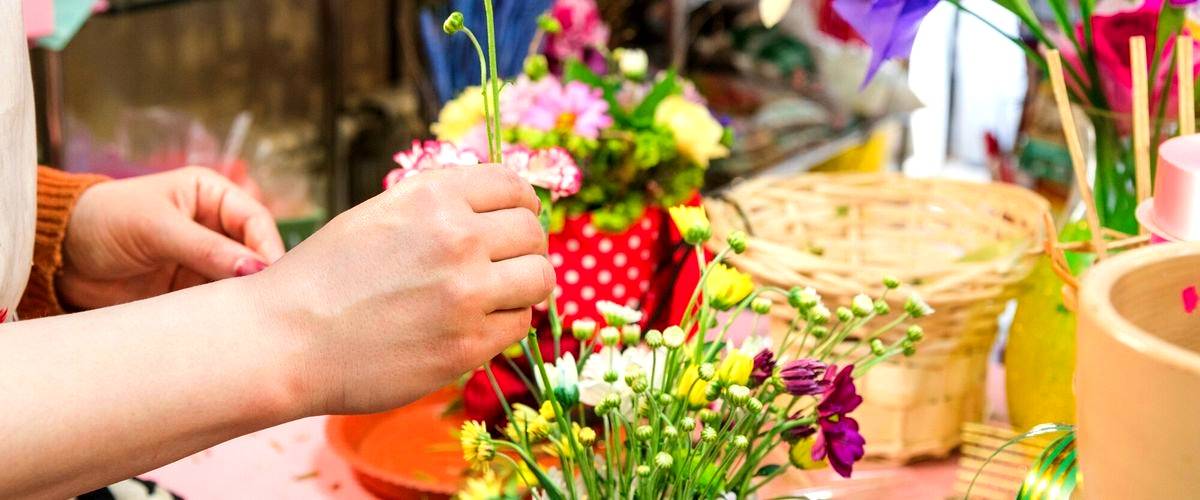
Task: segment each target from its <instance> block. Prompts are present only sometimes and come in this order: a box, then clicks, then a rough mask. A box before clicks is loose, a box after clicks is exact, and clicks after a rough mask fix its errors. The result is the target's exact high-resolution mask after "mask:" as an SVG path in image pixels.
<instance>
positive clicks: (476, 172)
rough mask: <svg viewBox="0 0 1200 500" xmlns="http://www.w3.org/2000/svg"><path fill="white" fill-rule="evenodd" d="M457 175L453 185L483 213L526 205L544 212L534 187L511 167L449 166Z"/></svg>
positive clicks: (535, 211) (525, 207)
mask: <svg viewBox="0 0 1200 500" xmlns="http://www.w3.org/2000/svg"><path fill="white" fill-rule="evenodd" d="M447 172H448V175H452V176H455V177H456V179H454V182H453V185H454V186H456V188H457V189H459V190H460V192H461V193H462V195H463V197H465V198H466V200H467V203H468V204H469V205H471V209H473V210H475V211H476V212H479V213H484V212H492V211H495V210H504V209H507V208H524V209H527V210H529V211H530V212H533V213H535V214H536V213H538V212H540V211H541V207H542V203H541V201H539V200H538V197H537V193H535V192H534V190H533V187H532V186H530V185H529V183H528V182H525V181H524V180H522V179H521V177H520V176H518V175H517V174H516V172H513V171H512V170H510V169H507V168H504V167H499V166H495V165H482V166H476V167H462V168H453V169H447Z"/></svg>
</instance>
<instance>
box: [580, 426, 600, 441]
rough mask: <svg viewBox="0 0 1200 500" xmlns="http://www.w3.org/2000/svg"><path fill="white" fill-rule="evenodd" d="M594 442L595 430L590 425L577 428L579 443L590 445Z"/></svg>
mask: <svg viewBox="0 0 1200 500" xmlns="http://www.w3.org/2000/svg"><path fill="white" fill-rule="evenodd" d="M595 442H596V431H595V430H593V429H592V428H591V427H584V428H582V429H579V444H582V445H584V446H591V445H592V443H595Z"/></svg>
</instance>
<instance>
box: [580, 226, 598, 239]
mask: <svg viewBox="0 0 1200 500" xmlns="http://www.w3.org/2000/svg"><path fill="white" fill-rule="evenodd" d="M583 235H584V236H585V237H588V238H591V237H592V236H595V235H596V226H593V225H591V224H584V226H583Z"/></svg>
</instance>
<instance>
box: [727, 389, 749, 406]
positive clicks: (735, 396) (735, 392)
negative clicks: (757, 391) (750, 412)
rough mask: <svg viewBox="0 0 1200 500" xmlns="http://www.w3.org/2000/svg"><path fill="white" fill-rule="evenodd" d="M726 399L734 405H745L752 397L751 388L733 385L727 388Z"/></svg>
mask: <svg viewBox="0 0 1200 500" xmlns="http://www.w3.org/2000/svg"><path fill="white" fill-rule="evenodd" d="M725 399H726V400H728V401H729V404H732V405H733V406H736V407H741V406H744V405H745V404H746V401H747V400H749V399H750V389H749V388H748V387H746V386H744V385H731V386H729V388H728V389H725Z"/></svg>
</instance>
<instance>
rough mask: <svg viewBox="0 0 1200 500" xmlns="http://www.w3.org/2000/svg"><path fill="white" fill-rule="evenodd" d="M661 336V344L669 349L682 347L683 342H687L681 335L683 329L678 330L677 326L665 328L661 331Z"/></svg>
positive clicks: (682, 334)
mask: <svg viewBox="0 0 1200 500" xmlns="http://www.w3.org/2000/svg"><path fill="white" fill-rule="evenodd" d="M662 336H663V343H664V344H666V346H667V347H669V348H671V349H676V348H678V347H679V346H681V345H683V342H684V341H685V340H687V339H686V338H685V337H686V336H685V335H684V333H683V329H682V328H679V327H678V326H671V327H667V329H666V330H663V333H662Z"/></svg>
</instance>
